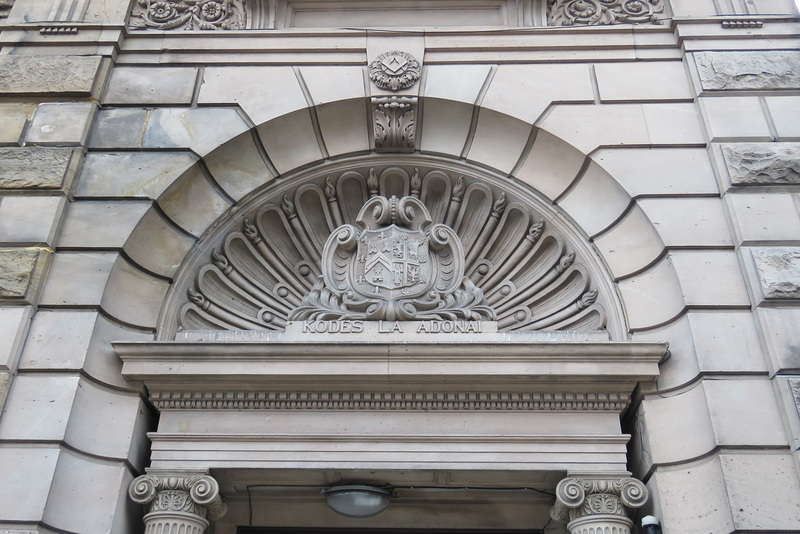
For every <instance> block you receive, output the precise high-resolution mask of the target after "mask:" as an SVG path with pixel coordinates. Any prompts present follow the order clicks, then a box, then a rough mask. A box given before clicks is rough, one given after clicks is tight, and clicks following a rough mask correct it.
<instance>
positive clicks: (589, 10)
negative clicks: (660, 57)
mask: <svg viewBox="0 0 800 534" xmlns="http://www.w3.org/2000/svg"><path fill="white" fill-rule="evenodd" d="M663 13H664V0H548V2H547V23H548V25H550V26H574V25H583V24H589V25H591V24H614V23H626V22H628V23H630V22H651V21H654V20H656V19H657V18H658V17H659V15H661V14H663Z"/></svg>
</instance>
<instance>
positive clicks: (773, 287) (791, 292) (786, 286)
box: [752, 247, 800, 300]
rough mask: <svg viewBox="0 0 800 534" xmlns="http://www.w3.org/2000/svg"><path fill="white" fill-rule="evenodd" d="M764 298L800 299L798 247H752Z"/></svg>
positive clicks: (799, 255)
mask: <svg viewBox="0 0 800 534" xmlns="http://www.w3.org/2000/svg"><path fill="white" fill-rule="evenodd" d="M752 254H753V261H754V262H755V266H756V272H757V273H758V280H759V282H760V283H761V289H762V291H763V292H764V298H765V299H767V300H771V299H800V247H769V248H766V247H765V248H754V249H752Z"/></svg>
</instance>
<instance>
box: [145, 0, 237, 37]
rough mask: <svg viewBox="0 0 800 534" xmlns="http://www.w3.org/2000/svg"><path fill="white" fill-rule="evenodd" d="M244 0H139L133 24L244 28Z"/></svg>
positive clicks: (160, 27)
mask: <svg viewBox="0 0 800 534" xmlns="http://www.w3.org/2000/svg"><path fill="white" fill-rule="evenodd" d="M245 26H246V13H245V8H244V1H243V0H137V1H136V3H135V4H134V6H133V10H132V11H131V21H130V27H131V28H133V29H153V30H240V29H243V28H245Z"/></svg>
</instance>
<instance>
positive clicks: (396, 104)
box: [372, 96, 417, 152]
mask: <svg viewBox="0 0 800 534" xmlns="http://www.w3.org/2000/svg"><path fill="white" fill-rule="evenodd" d="M372 116H373V128H374V131H375V150H377V151H378V152H413V150H414V137H415V132H416V118H417V98H416V97H397V96H391V97H383V98H373V99H372Z"/></svg>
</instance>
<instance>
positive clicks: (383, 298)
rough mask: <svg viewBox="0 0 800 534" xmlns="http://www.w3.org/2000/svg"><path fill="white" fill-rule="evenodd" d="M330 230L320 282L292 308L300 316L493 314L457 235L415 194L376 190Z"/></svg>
mask: <svg viewBox="0 0 800 534" xmlns="http://www.w3.org/2000/svg"><path fill="white" fill-rule="evenodd" d="M356 223H357V225H358V226H354V225H351V224H345V225H343V226H340V227H339V228H337V229H336V230H334V232H333V233H332V234H331V236H330V237H329V238H328V241H327V242H326V243H325V249H324V251H323V253H322V262H321V263H322V273H323V276H321V277H320V279H319V281H318V282H317V283H316V284H315V285H314V287H313V288H312V289H311V292H310V293H308V294H307V295H306V296H305V297H304V298H303V302H302V304H301V305H300V306H298V307H297V308H295V309H294V310H293V311H292V312H291V313H290V314H289V320H290V321H299V320H312V321H318V320H336V319H367V320H387V321H396V320H412V319H434V320H452V319H467V320H493V319H494V318H495V313H494V310H492V308H491V307H490V306H489V305H488V303H487V302H486V299H485V298H484V296H483V292H482V291H481V290H480V288H478V287H477V286H476V285H475V284H474V283H473V282H472V281H471V280H470V279H469V278H465V277H464V250H463V247H462V246H461V240H460V239H459V238H458V236H457V235H456V233H455V232H454V231H453V230H452V229H451V228H450V227H449V226H446V225H444V224H432V221H431V217H430V214H429V213H428V209H427V208H426V207H425V204H423V203H422V201H420V200H419V199H418V198H416V197H412V196H407V197H403V198H401V199H398V198H397V197H396V196H392V197H391V198H388V199H387V198H386V197H380V196H375V197H373V198H371V199H370V200H368V201H367V202H366V204H364V207H363V208H361V211H360V212H359V214H358V217H357V218H356Z"/></svg>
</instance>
